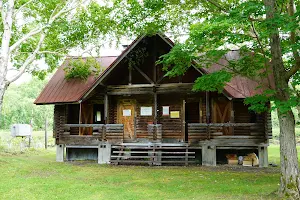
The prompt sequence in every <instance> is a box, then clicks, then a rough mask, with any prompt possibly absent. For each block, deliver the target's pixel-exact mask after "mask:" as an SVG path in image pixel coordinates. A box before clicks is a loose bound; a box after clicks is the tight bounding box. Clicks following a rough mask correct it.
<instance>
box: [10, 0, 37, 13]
mask: <svg viewBox="0 0 300 200" xmlns="http://www.w3.org/2000/svg"><path fill="white" fill-rule="evenodd" d="M33 1H35V0H29V1H27V2H26V3H24V4H23V5H22V6H20V8H18V9H17V10H16V12H15V13H14V17H16V16H17V14H18V13H19V12H20V11H21V10H23V8H25V7H26V6H27V5H28V4H30V3H31V2H33Z"/></svg>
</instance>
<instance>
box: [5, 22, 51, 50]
mask: <svg viewBox="0 0 300 200" xmlns="http://www.w3.org/2000/svg"><path fill="white" fill-rule="evenodd" d="M45 27H46V26H43V27H41V28H36V29H34V30H32V31H30V32H29V33H27V34H26V35H25V36H23V37H22V38H21V39H19V40H18V41H17V42H15V43H14V44H13V45H11V47H10V52H13V51H14V50H15V49H16V48H17V47H19V46H20V45H21V44H22V43H23V42H25V41H26V40H27V39H29V38H30V37H32V36H34V35H36V34H39V33H40V32H42V30H43V29H44V28H45Z"/></svg>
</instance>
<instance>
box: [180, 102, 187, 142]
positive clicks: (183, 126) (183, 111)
mask: <svg viewBox="0 0 300 200" xmlns="http://www.w3.org/2000/svg"><path fill="white" fill-rule="evenodd" d="M181 119H182V135H183V140H184V141H185V142H187V141H186V139H185V100H182V112H181Z"/></svg>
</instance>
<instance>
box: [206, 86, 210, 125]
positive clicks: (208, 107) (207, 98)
mask: <svg viewBox="0 0 300 200" xmlns="http://www.w3.org/2000/svg"><path fill="white" fill-rule="evenodd" d="M205 104H206V123H210V105H209V104H210V103H209V92H205Z"/></svg>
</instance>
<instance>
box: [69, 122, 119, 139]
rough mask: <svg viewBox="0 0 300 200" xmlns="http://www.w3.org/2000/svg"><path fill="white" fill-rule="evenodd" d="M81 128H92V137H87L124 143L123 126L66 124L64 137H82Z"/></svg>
mask: <svg viewBox="0 0 300 200" xmlns="http://www.w3.org/2000/svg"><path fill="white" fill-rule="evenodd" d="M80 128H91V129H92V135H85V136H89V137H95V138H97V139H98V140H101V141H110V140H119V141H123V135H124V125H123V124H65V126H64V132H63V136H80V135H79V132H80V130H79V129H80ZM74 129H75V131H74ZM72 133H73V134H72ZM74 133H76V134H74Z"/></svg>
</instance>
